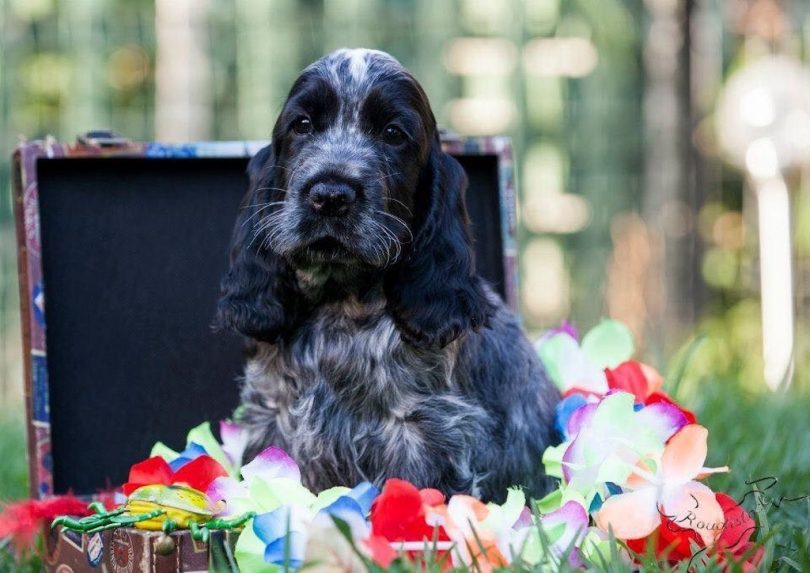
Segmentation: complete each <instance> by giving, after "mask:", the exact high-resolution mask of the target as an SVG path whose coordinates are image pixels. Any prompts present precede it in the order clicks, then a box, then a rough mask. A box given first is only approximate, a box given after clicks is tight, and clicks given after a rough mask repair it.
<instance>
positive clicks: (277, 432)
mask: <svg viewBox="0 0 810 573" xmlns="http://www.w3.org/2000/svg"><path fill="white" fill-rule="evenodd" d="M248 173H249V176H250V189H249V190H248V192H247V195H246V197H245V199H244V202H243V205H242V210H241V214H240V216H239V218H238V220H237V222H236V227H235V231H234V237H233V243H232V251H231V255H230V270H229V272H228V273H227V275H226V276H225V278H224V279H223V282H222V298H221V300H220V302H219V306H218V311H217V323H218V324H219V325H220V326H221V327H224V328H229V329H233V330H235V331H237V332H239V333H242V334H243V335H245V336H247V337H248V338H249V339H251V342H250V344H249V359H248V362H247V366H246V370H245V376H244V383H243V387H242V406H241V408H240V410H239V413H238V418H239V421H240V422H241V423H242V424H243V425H244V426H245V427H246V429H247V431H248V432H249V436H250V442H249V444H250V445H249V447H248V451H247V452H246V455H247V456H250V455H252V454H255V453H257V452H258V451H260V450H261V449H262V448H264V447H266V446H268V445H277V446H279V447H281V448H284V449H285V450H287V451H288V452H289V453H290V454H291V455H292V457H293V458H294V459H295V460H296V461H297V462H298V464H299V466H300V467H301V472H302V478H303V481H304V483H305V484H306V485H307V486H309V487H311V488H313V489H314V490H316V491H317V490H321V489H324V488H327V487H330V486H334V485H343V484H353V483H355V482H358V481H360V480H370V481H371V482H373V483H375V484H377V485H378V486H379V485H381V483H382V482H383V481H384V480H385V479H387V478H389V477H399V478H403V479H407V480H409V481H411V482H413V483H414V484H416V485H417V486H419V487H428V486H429V487H435V488H438V489H440V490H442V491H443V492H445V493H447V494H452V493H458V492H468V493H472V494H473V495H478V496H480V497H482V498H484V499H491V500H499V499H502V498H503V497H504V495H505V493H506V490H507V487H508V486H512V485H523V486H524V487H525V488H526V490H527V492H528V493H530V494H533V495H539V494H541V493H543V491H544V489H545V488H546V486H547V479H546V477H545V476H544V475H543V473H542V465H541V455H542V452H543V450H544V449H545V448H546V446H548V445H550V444H552V443H554V440H555V437H554V430H553V427H552V418H553V412H554V406H555V404H556V403H557V401H558V400H559V394H558V392H557V390H556V389H555V388H554V386H553V385H552V384H551V383H550V382H549V379H548V377H547V375H546V373H545V372H544V370H543V368H542V366H541V364H540V363H539V361H538V359H537V357H536V355H535V352H534V350H533V349H532V346H531V344H530V343H529V341H528V340H527V339H526V337H525V335H524V334H523V332H522V330H521V327H520V326H519V324H518V321H517V319H516V317H515V316H514V315H513V313H512V312H511V311H510V310H509V309H508V308H507V307H506V306H505V305H504V303H503V302H502V301H501V299H500V298H499V297H498V295H497V294H495V293H494V292H493V290H492V289H491V288H490V287H489V286H488V285H487V284H486V283H485V282H484V280H482V279H481V277H479V276H478V275H477V274H476V271H475V260H474V255H473V251H472V248H471V247H472V245H471V241H472V239H471V236H470V223H469V220H468V217H467V212H466V208H465V206H464V192H465V187H466V177H465V174H464V171H463V170H462V168H461V166H460V165H459V164H458V163H457V162H456V161H455V160H454V159H453V158H452V157H450V156H449V155H447V154H445V153H443V152H442V149H441V146H440V143H439V134H438V131H437V128H436V121H435V119H434V117H433V113H432V111H431V108H430V104H429V102H428V99H427V96H426V95H425V92H424V91H423V90H422V88H421V86H420V85H419V83H417V81H416V80H415V79H414V78H413V76H412V75H411V74H410V73H409V72H408V71H407V70H405V68H403V67H402V65H400V64H399V62H397V61H396V60H395V59H394V58H393V57H391V56H389V55H388V54H385V53H383V52H378V51H373V50H345V49H344V50H339V51H337V52H334V53H332V54H330V55H328V56H326V57H324V58H322V59H320V60H318V61H317V62H315V63H313V64H312V65H310V66H309V67H308V68H306V69H305V70H304V71H303V73H302V74H301V76H300V77H299V78H298V79H297V80H296V82H295V84H294V85H293V87H292V90H291V91H290V93H289V96H288V98H287V101H286V103H285V104H284V108H283V110H282V112H281V115H280V116H279V118H278V121H277V122H276V125H275V127H274V129H273V135H272V144H271V145H270V146H268V147H266V148H264V149H262V150H261V151H259V152H258V154H256V156H255V157H254V158H253V159H252V160H251V162H250V164H249V167H248Z"/></svg>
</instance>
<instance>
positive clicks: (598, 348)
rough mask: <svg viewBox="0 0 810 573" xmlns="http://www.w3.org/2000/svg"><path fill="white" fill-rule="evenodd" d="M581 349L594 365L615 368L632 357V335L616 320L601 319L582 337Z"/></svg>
mask: <svg viewBox="0 0 810 573" xmlns="http://www.w3.org/2000/svg"><path fill="white" fill-rule="evenodd" d="M582 350H583V352H585V356H587V357H588V360H590V361H591V362H592V363H593V364H594V365H596V366H598V367H600V368H615V367H616V366H618V365H619V364H621V363H622V362H625V361H627V360H630V359H631V358H632V357H633V352H634V350H633V335H632V334H630V331H629V330H628V328H627V327H626V326H625V325H623V324H622V323H621V322H618V321H616V320H609V319H608V320H603V321H602V322H600V323H599V324H598V325H597V326H595V327H594V328H592V329H591V330H590V332H588V334H586V335H585V338H583V339H582Z"/></svg>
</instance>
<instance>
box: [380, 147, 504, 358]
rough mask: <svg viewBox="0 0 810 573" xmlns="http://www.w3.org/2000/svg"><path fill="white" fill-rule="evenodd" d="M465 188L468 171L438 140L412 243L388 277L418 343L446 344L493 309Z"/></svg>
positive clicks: (398, 314) (397, 311) (398, 317)
mask: <svg viewBox="0 0 810 573" xmlns="http://www.w3.org/2000/svg"><path fill="white" fill-rule="evenodd" d="M466 188H467V176H466V174H465V173H464V170H463V169H462V167H461V165H460V164H459V163H458V161H456V160H455V159H453V158H452V157H450V156H449V155H447V154H446V153H444V152H442V151H441V148H440V144H439V142H438V138H437V139H436V140H435V141H434V143H433V144H432V146H431V151H430V155H429V158H428V165H427V167H426V169H425V170H424V172H423V174H422V176H421V178H420V182H419V187H418V189H417V195H416V202H415V203H416V219H415V221H414V227H415V229H416V233H415V237H414V241H413V245H412V246H411V249H410V250H409V252H408V254H407V255H406V257H405V258H404V259H403V260H402V261H401V262H400V263H399V264H398V265H397V266H396V267H394V268H393V269H392V270H391V271H390V272H389V273H388V274H387V275H386V277H385V293H386V297H387V300H388V306H389V309H390V310H391V312H392V314H393V316H394V320H395V322H396V323H397V326H398V327H399V330H400V334H401V335H402V337H403V338H404V339H405V340H406V341H407V342H409V343H411V344H413V345H415V346H419V347H429V346H440V347H444V346H446V345H447V344H449V343H450V342H452V341H453V340H455V339H456V338H458V337H459V336H461V335H463V334H465V333H466V332H469V331H470V330H478V329H479V328H481V327H482V326H486V325H487V323H488V321H489V317H490V316H491V315H492V313H493V311H494V306H493V304H492V303H491V302H490V301H489V300H488V299H487V295H486V293H485V290H484V286H483V285H484V283H483V279H481V278H480V277H479V276H478V275H476V272H475V255H474V252H473V249H472V238H471V236H470V223H469V218H468V216H467V208H466V206H465V205H464V192H465V191H466Z"/></svg>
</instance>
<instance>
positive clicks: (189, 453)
mask: <svg viewBox="0 0 810 573" xmlns="http://www.w3.org/2000/svg"><path fill="white" fill-rule="evenodd" d="M204 455H206V451H205V448H204V447H202V446H201V445H200V444H197V443H194V442H191V443H190V444H188V445H187V446H186V449H185V450H183V451H182V452H180V453H179V454H177V457H176V458H174V459H173V460H172V461H170V462H169V465H170V466H171V468H172V471H175V472H176V471H178V470H180V468H182V467H183V466H184V465H186V464H187V463H189V462H190V461H192V460H196V459H197V458H199V457H200V456H204Z"/></svg>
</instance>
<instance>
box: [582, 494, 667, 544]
mask: <svg viewBox="0 0 810 573" xmlns="http://www.w3.org/2000/svg"><path fill="white" fill-rule="evenodd" d="M594 521H595V522H596V525H597V527H599V529H601V530H603V531H606V532H607V531H609V530H610V529H611V528H612V529H613V534H614V535H615V536H616V538H617V539H639V538H641V537H646V536H647V535H649V534H650V533H652V532H653V531H654V530H655V528H656V527H658V524H659V523H660V522H661V516H660V515H659V513H658V507H657V505H656V490H655V488H652V487H648V488H644V489H639V490H636V491H631V492H627V493H620V494H619V495H612V496H610V497H609V498H607V499H606V500H605V502H604V503H603V504H602V507H601V508H600V509H599V511H598V512H596V514H595V515H594Z"/></svg>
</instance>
